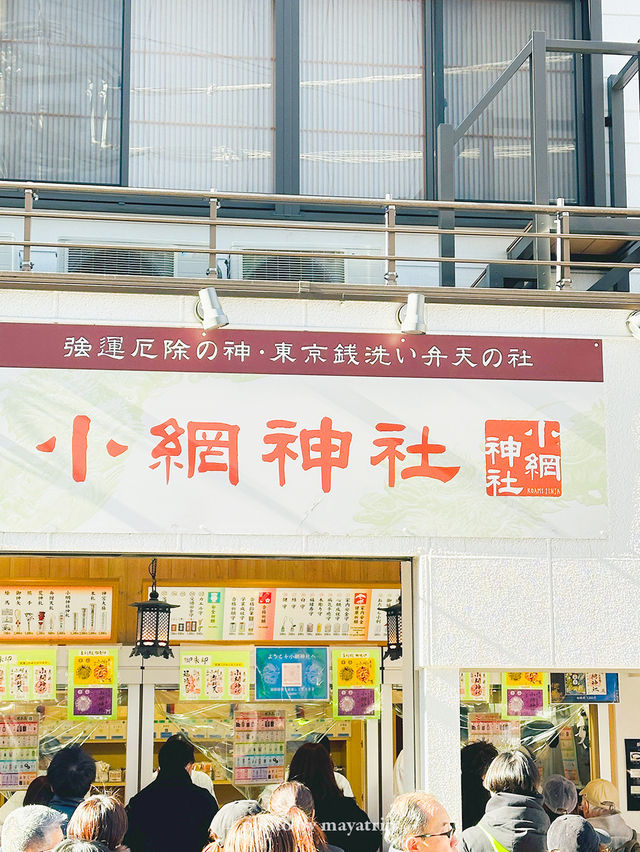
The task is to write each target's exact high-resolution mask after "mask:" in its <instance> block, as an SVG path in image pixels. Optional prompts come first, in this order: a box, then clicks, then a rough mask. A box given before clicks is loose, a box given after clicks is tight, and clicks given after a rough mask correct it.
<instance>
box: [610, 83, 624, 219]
mask: <svg viewBox="0 0 640 852" xmlns="http://www.w3.org/2000/svg"><path fill="white" fill-rule="evenodd" d="M614 80H615V76H614V75H612V76H611V77H609V79H608V80H607V107H608V113H609V114H608V116H607V122H606V123H607V125H608V127H609V190H610V196H611V206H612V207H626V206H627V176H626V163H625V160H626V152H625V138H624V136H625V134H624V89H615V88H614V86H613V81H614Z"/></svg>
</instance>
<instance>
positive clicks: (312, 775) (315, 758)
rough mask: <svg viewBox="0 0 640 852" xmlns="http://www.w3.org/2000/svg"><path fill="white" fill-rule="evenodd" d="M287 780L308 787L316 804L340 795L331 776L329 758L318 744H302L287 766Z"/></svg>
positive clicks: (331, 762)
mask: <svg viewBox="0 0 640 852" xmlns="http://www.w3.org/2000/svg"><path fill="white" fill-rule="evenodd" d="M289 780H290V781H300V783H301V784H304V785H305V786H306V787H308V788H309V790H311V795H312V796H313V800H314V802H316V803H317V802H321V801H323V800H324V799H326V798H327V797H331V796H341V795H342V793H341V792H340V789H339V788H338V785H337V784H336V778H335V775H334V774H333V761H332V760H331V756H330V755H329V753H328V752H327V750H326V749H325V748H324V746H322V745H320V744H319V743H303V745H301V746H300V748H299V749H298V750H297V751H296V752H295V754H294V755H293V757H292V758H291V765H290V766H289Z"/></svg>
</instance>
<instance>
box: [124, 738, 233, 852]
mask: <svg viewBox="0 0 640 852" xmlns="http://www.w3.org/2000/svg"><path fill="white" fill-rule="evenodd" d="M194 760H195V753H194V750H193V746H192V745H191V743H190V742H189V741H188V740H187V739H186V738H185V737H183V736H182V735H181V734H175V735H174V736H172V737H169V739H168V740H167V742H166V743H165V744H164V745H163V746H162V748H161V749H160V751H159V753H158V765H159V767H160V771H159V772H158V777H157V778H156V780H155V781H152V782H151V784H149V785H148V786H147V787H145V788H144V789H142V790H140V792H139V793H138V794H137V795H135V796H133V797H132V799H131V800H130V802H129V804H128V805H127V816H128V818H129V828H128V829H127V833H126V835H125V837H124V841H123V843H124V845H125V846H128V847H129V849H130V850H131V852H176V850H178V849H179V850H180V852H202V849H203V847H204V846H206V845H207V843H208V842H209V826H210V824H211V820H212V819H213V817H214V816H215V815H216V813H217V811H218V803H217V802H216V800H215V799H214V798H213V796H212V795H211V794H210V793H209V792H207V790H204V789H203V788H202V787H197V786H196V785H195V784H193V783H192V781H191V776H190V771H191V769H192V768H193V763H194Z"/></svg>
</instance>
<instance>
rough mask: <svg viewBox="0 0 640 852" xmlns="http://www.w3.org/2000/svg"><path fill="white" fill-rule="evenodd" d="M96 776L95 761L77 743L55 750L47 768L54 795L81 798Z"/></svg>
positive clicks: (64, 797) (65, 797)
mask: <svg viewBox="0 0 640 852" xmlns="http://www.w3.org/2000/svg"><path fill="white" fill-rule="evenodd" d="M95 777H96V762H95V760H94V759H93V758H92V757H91V755H90V754H87V752H86V751H85V750H84V749H83V748H81V747H80V746H79V745H70V746H66V747H65V748H62V749H60V751H58V752H56V754H55V755H54V756H53V759H52V760H51V763H50V764H49V768H48V769H47V778H48V779H49V783H50V784H51V789H52V790H53V793H54V795H55V796H60V798H62V799H82V798H84V796H86V794H87V793H88V792H89V787H91V785H92V784H93V782H94V780H95Z"/></svg>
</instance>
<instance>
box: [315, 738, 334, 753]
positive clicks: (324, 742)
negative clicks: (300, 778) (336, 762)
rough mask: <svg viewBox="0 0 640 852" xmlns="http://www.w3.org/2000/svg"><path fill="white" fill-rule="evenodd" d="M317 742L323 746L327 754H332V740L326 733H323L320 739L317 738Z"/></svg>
mask: <svg viewBox="0 0 640 852" xmlns="http://www.w3.org/2000/svg"><path fill="white" fill-rule="evenodd" d="M316 742H317V743H318V744H319V745H321V746H322V748H323V749H324V750H325V751H326V752H327V754H331V740H330V739H329V737H328V736H327V735H326V734H323V735H322V736H321V737H320V739H319V740H316Z"/></svg>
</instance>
